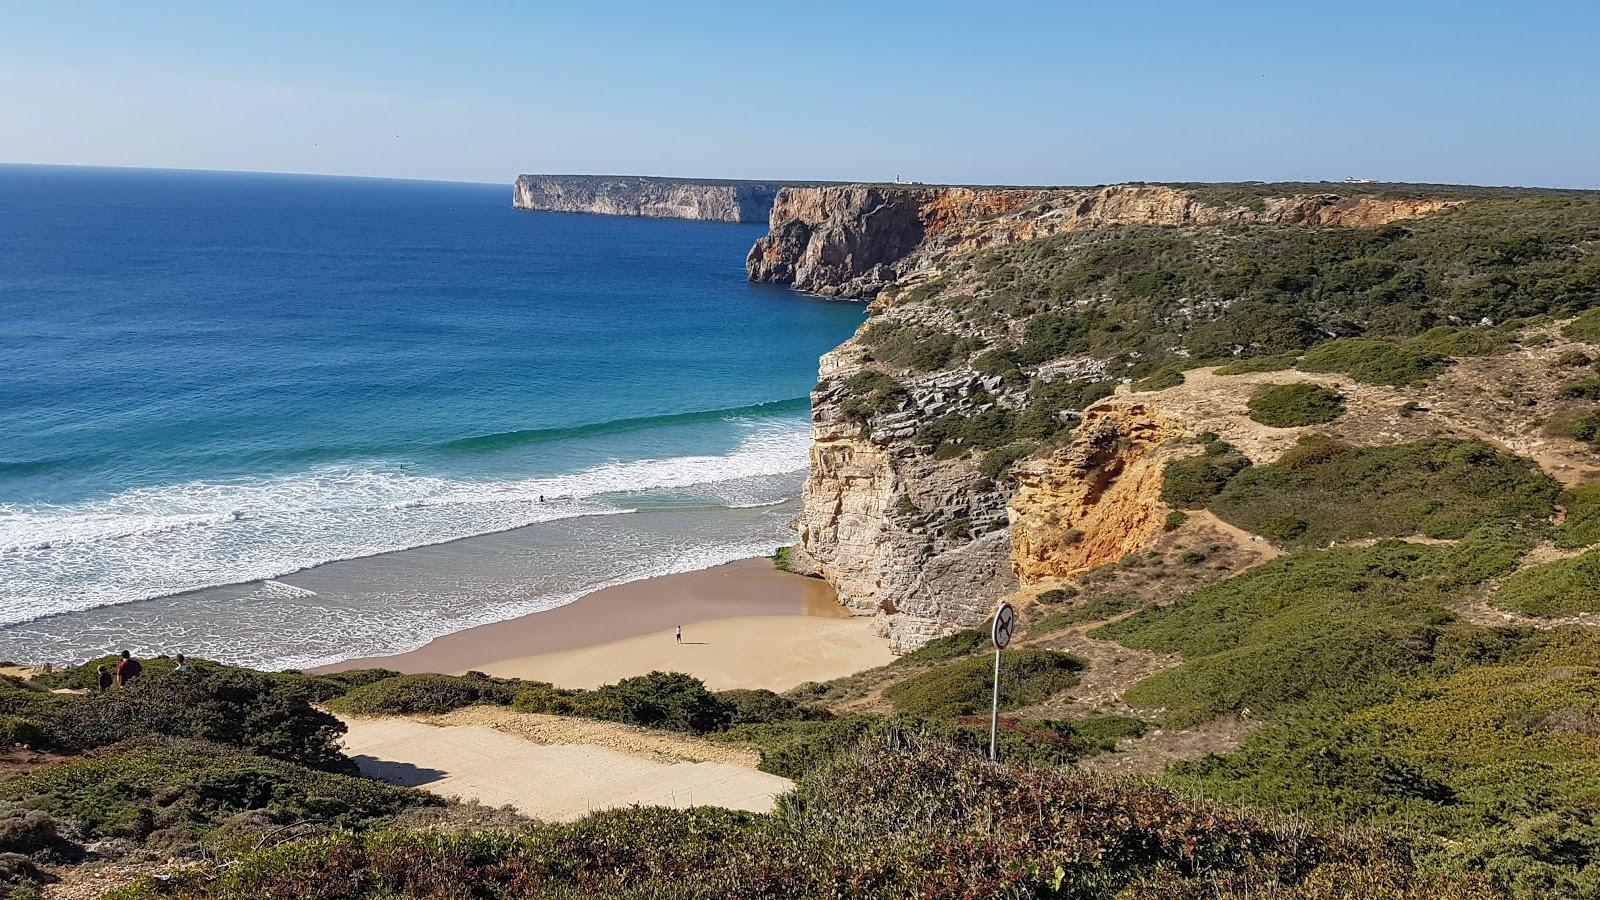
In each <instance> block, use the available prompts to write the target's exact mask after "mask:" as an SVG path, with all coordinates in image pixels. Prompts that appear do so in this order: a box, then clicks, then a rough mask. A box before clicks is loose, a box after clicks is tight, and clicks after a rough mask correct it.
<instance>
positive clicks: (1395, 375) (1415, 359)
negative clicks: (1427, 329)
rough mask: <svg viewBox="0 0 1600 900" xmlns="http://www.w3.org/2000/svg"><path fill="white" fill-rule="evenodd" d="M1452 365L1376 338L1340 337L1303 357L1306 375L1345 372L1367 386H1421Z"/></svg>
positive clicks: (1428, 353)
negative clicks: (1309, 373) (1308, 373)
mask: <svg viewBox="0 0 1600 900" xmlns="http://www.w3.org/2000/svg"><path fill="white" fill-rule="evenodd" d="M1449 365H1450V358H1449V357H1448V356H1445V355H1443V354H1440V353H1434V352H1431V351H1428V350H1422V349H1417V348H1415V347H1409V346H1404V345H1401V344H1397V343H1395V342H1393V341H1386V340H1380V339H1377V338H1340V339H1338V340H1333V341H1328V342H1327V343H1324V344H1318V345H1316V346H1315V347H1312V348H1311V349H1309V350H1307V351H1306V352H1305V355H1304V356H1302V357H1301V359H1300V362H1299V365H1298V368H1299V369H1300V370H1301V371H1304V372H1343V373H1344V374H1346V375H1349V376H1350V377H1351V378H1354V379H1355V380H1357V381H1360V382H1362V383H1364V384H1388V385H1397V386H1406V385H1420V384H1425V383H1427V382H1428V381H1430V380H1432V379H1433V378H1434V377H1435V376H1437V375H1438V374H1439V373H1441V372H1443V371H1444V370H1445V369H1446V368H1448V367H1449Z"/></svg>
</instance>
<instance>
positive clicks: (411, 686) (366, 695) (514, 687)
mask: <svg viewBox="0 0 1600 900" xmlns="http://www.w3.org/2000/svg"><path fill="white" fill-rule="evenodd" d="M521 687H522V684H521V683H520V682H517V681H516V680H514V679H498V678H489V677H487V676H476V677H475V676H470V675H469V676H457V675H396V676H393V677H390V678H385V679H382V680H380V681H374V682H372V683H370V684H365V685H362V686H361V687H358V688H355V689H354V690H352V691H350V692H349V693H347V694H345V695H344V696H343V697H340V698H338V699H336V700H333V701H330V702H329V704H328V706H329V707H330V708H332V709H335V710H338V711H339V712H344V713H350V714H352V715H358V716H409V715H415V714H418V713H445V712H449V711H450V710H453V709H460V708H462V707H464V706H476V705H478V704H480V703H488V704H498V705H502V706H503V705H506V704H509V703H510V702H511V701H512V699H513V698H515V697H516V695H517V692H518V691H519V690H520V689H521Z"/></svg>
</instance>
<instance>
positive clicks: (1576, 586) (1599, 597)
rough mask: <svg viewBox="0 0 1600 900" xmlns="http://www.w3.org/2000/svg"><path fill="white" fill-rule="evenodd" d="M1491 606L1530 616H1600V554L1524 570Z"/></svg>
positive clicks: (1503, 587)
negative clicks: (1592, 614) (1593, 614)
mask: <svg viewBox="0 0 1600 900" xmlns="http://www.w3.org/2000/svg"><path fill="white" fill-rule="evenodd" d="M1489 602H1491V603H1493V604H1494V605H1495V606H1498V607H1500V608H1501V609H1509V610H1513V611H1516V612H1520V613H1527V614H1528V615H1530V616H1567V615H1572V614H1574V613H1600V550H1590V551H1589V552H1588V553H1585V554H1583V555H1581V556H1575V557H1573V558H1572V559H1558V560H1555V561H1554V562H1547V563H1545V564H1543V565H1538V566H1533V567H1532V568H1528V569H1523V570H1522V571H1520V572H1518V573H1516V574H1515V575H1512V576H1511V577H1510V578H1507V579H1506V581H1505V583H1504V584H1502V585H1501V586H1500V590H1498V591H1496V592H1495V593H1494V596H1493V597H1491V598H1489Z"/></svg>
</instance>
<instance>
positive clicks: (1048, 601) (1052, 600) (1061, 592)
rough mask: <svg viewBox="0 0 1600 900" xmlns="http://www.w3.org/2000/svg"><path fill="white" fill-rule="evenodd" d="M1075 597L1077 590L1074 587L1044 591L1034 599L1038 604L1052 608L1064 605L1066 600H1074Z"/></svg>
mask: <svg viewBox="0 0 1600 900" xmlns="http://www.w3.org/2000/svg"><path fill="white" fill-rule="evenodd" d="M1076 596H1078V589H1077V588H1075V587H1064V588H1052V589H1050V590H1048V591H1045V592H1043V593H1041V594H1040V595H1039V596H1038V597H1036V598H1034V599H1036V600H1038V601H1039V602H1040V603H1043V604H1045V605H1047V606H1053V605H1055V604H1057V603H1065V602H1067V601H1068V600H1071V599H1072V598H1074V597H1076Z"/></svg>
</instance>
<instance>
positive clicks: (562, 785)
mask: <svg viewBox="0 0 1600 900" xmlns="http://www.w3.org/2000/svg"><path fill="white" fill-rule="evenodd" d="M346 724H347V725H348V726H349V728H350V730H349V732H348V733H347V734H346V735H345V740H344V745H345V750H346V752H347V753H349V754H350V756H351V757H352V758H353V759H355V761H356V763H357V764H358V765H359V766H360V767H361V772H362V774H364V775H368V776H370V777H374V778H380V779H382V780H384V781H388V782H392V783H394V784H403V785H407V786H411V787H417V788H421V789H423V790H427V791H430V792H432V793H435V794H439V795H440V796H445V797H458V798H461V799H466V800H477V801H479V802H482V803H485V804H488V805H491V806H512V807H514V808H516V810H517V811H518V812H521V813H522V814H524V815H527V816H532V817H533V818H536V819H542V820H544V821H554V822H565V821H571V820H573V819H578V818H582V817H583V816H585V815H587V814H589V813H591V812H594V811H597V810H602V809H613V808H616V807H623V806H631V805H634V804H639V805H644V806H672V807H680V808H682V807H688V806H723V807H727V808H729V809H744V810H751V811H754V812H766V811H769V810H771V809H772V806H773V802H774V800H775V799H776V798H777V796H778V795H779V794H782V793H784V792H786V791H788V790H789V789H790V788H792V787H793V786H794V783H793V782H791V781H789V780H788V779H787V778H779V777H778V776H776V775H769V774H767V773H765V772H758V771H756V770H754V769H749V768H745V767H743V766H738V765H733V764H731V763H726V762H676V763H664V762H656V761H652V760H651V759H648V758H645V757H644V756H641V755H635V754H630V753H623V752H620V751H618V750H613V749H610V748H608V747H602V746H597V745H594V744H540V743H535V742H533V741H530V740H526V739H524V738H521V737H518V736H516V735H513V734H508V733H507V732H505V731H503V730H499V729H497V728H493V727H489V726H485V725H444V726H439V725H430V724H426V723H423V722H417V721H413V720H410V719H402V718H387V719H349V720H346Z"/></svg>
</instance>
